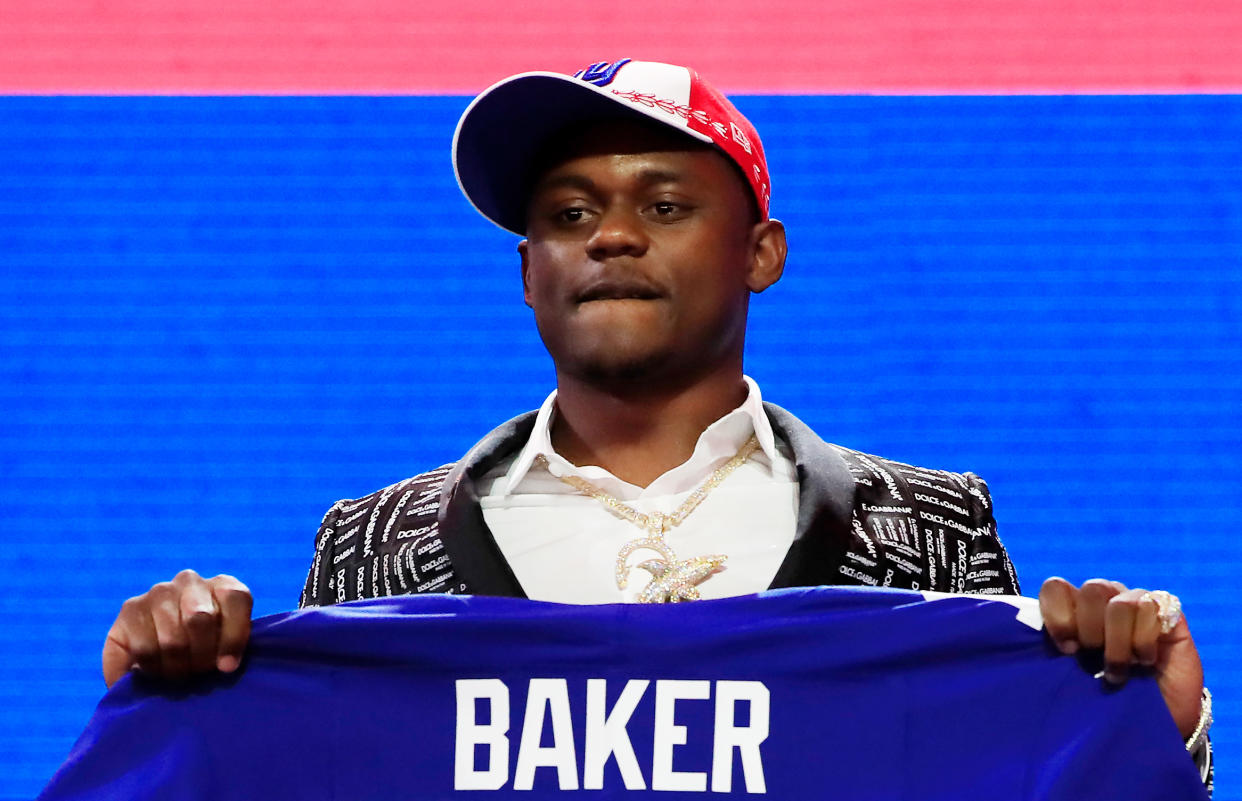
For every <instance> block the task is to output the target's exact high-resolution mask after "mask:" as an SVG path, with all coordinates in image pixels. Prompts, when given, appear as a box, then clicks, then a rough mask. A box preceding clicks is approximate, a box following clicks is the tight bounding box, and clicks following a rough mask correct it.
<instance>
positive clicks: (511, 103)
mask: <svg viewBox="0 0 1242 801" xmlns="http://www.w3.org/2000/svg"><path fill="white" fill-rule="evenodd" d="M614 118H622V119H633V118H640V119H650V120H655V121H656V122H659V123H662V124H664V125H667V126H669V127H670V128H672V129H674V130H676V131H680V132H681V133H684V134H686V135H687V136H689V137H691V138H694V139H698V140H700V141H703V142H708V143H711V141H712V140H711V137H709V136H707V135H706V134H702V133H699V132H698V131H692V130H689V129H688V128H684V127H681V126H679V125H675V124H673V123H672V120H671V118H670V117H669V116H668V115H667V114H666V113H665V112H663V111H659V110H658V109H651V110H650V111H648V110H644V109H642V108H638V107H634V106H631V105H630V104H629V103H626V102H625V101H623V100H620V99H618V98H617V97H616V96H614V95H613V94H612V93H611V92H609V91H608V90H607V89H604V88H600V87H597V86H595V85H594V84H589V83H586V82H585V81H581V80H578V79H577V78H572V77H570V76H568V75H561V74H559V73H555V72H525V73H522V74H520V75H514V76H512V77H510V78H506V79H505V80H503V81H500V82H499V83H497V84H495V85H493V86H491V87H490V88H488V89H486V90H485V91H484V92H483V93H482V94H480V95H479V96H478V97H476V98H475V99H474V101H473V102H471V104H470V105H469V106H467V107H466V110H465V112H464V113H463V114H462V115H461V119H460V120H459V121H458V123H457V130H456V132H455V133H454V134H453V171H454V172H455V173H456V175H457V185H458V186H460V187H461V191H462V193H463V194H464V195H465V196H466V198H467V199H468V200H469V201H470V203H471V204H472V205H473V206H474V207H475V209H477V210H478V212H479V213H480V214H482V215H483V216H484V217H486V218H487V219H489V220H491V221H492V222H494V223H495V224H496V225H498V226H500V227H501V228H504V229H505V230H506V231H512V232H513V233H515V234H518V235H522V234H524V233H525V231H526V204H527V200H528V197H527V195H528V193H529V191H530V183H531V181H532V179H533V178H534V176H533V175H531V171H532V169H533V168H534V160H535V157H536V156H537V155H538V152H539V149H540V147H541V146H542V145H543V143H544V141H545V140H546V139H547V138H548V136H550V135H551V134H554V133H556V132H558V131H561V130H563V129H565V128H566V127H568V126H570V125H573V124H576V123H582V122H588V121H594V120H606V119H614Z"/></svg>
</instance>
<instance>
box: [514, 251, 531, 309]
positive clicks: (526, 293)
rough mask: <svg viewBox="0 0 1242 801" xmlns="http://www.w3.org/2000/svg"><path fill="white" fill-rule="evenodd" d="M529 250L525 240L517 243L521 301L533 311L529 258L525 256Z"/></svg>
mask: <svg viewBox="0 0 1242 801" xmlns="http://www.w3.org/2000/svg"><path fill="white" fill-rule="evenodd" d="M529 249H530V243H529V242H527V241H526V240H525V239H523V240H522V241H521V242H518V247H517V250H518V255H519V256H520V257H521V259H522V300H524V301H525V302H526V305H527V306H530V307H531V308H532V309H533V308H534V306H531V302H530V258H529V257H528V256H527V251H528V250H529Z"/></svg>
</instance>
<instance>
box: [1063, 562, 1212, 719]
mask: <svg viewBox="0 0 1242 801" xmlns="http://www.w3.org/2000/svg"><path fill="white" fill-rule="evenodd" d="M1146 593H1147V591H1146V590H1130V589H1126V587H1125V585H1123V584H1119V583H1118V582H1116V581H1105V580H1104V579H1091V580H1090V581H1088V582H1086V583H1084V584H1083V585H1082V587H1074V585H1072V584H1070V583H1069V582H1068V581H1066V580H1065V579H1063V578H1056V577H1053V578H1050V579H1048V580H1047V581H1045V582H1044V586H1042V587H1040V589H1039V610H1040V612H1041V613H1043V617H1044V628H1046V629H1047V630H1048V635H1049V636H1050V637H1051V638H1052V641H1053V643H1054V644H1056V646H1057V648H1059V649H1060V650H1061V652H1062V653H1066V654H1072V653H1075V652H1077V651H1078V650H1079V648H1094V649H1103V651H1104V678H1105V680H1106V681H1109V682H1112V683H1113V684H1122V683H1124V682H1125V680H1126V678H1127V677H1128V676H1129V674H1130V666H1131V665H1142V666H1144V667H1150V668H1152V670H1153V671H1154V673H1155V676H1156V680H1157V683H1158V684H1159V686H1160V693H1161V695H1163V696H1164V702H1165V703H1166V704H1168V707H1169V712H1170V713H1171V714H1172V715H1173V720H1174V722H1176V723H1177V728H1178V730H1179V731H1181V733H1182V737H1183V738H1185V737H1188V736H1190V734H1191V733H1192V732H1193V731H1194V730H1195V726H1196V725H1197V724H1198V722H1199V705H1200V701H1201V696H1202V694H1203V666H1202V664H1200V662H1199V652H1198V650H1196V649H1195V642H1194V640H1193V639H1192V638H1191V636H1190V628H1189V627H1188V626H1187V625H1186V619H1185V618H1184V617H1182V618H1181V619H1180V620H1178V622H1177V625H1176V626H1174V627H1173V630H1172V631H1170V632H1169V633H1168V634H1161V633H1160V619H1159V616H1158V607H1157V605H1156V602H1155V601H1154V600H1152V598H1151V597H1150V596H1147V595H1146Z"/></svg>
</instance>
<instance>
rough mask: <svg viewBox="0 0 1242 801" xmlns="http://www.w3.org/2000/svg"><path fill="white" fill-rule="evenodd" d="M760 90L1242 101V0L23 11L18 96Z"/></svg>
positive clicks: (0, 50) (354, 1)
mask: <svg viewBox="0 0 1242 801" xmlns="http://www.w3.org/2000/svg"><path fill="white" fill-rule="evenodd" d="M625 56H629V57H634V58H641V59H651V60H664V61H673V62H676V63H684V64H690V65H692V66H695V67H697V68H698V69H699V71H700V72H702V73H703V74H704V75H706V76H707V77H708V78H709V79H711V80H712V81H714V82H715V83H717V84H719V85H720V86H721V87H722V88H723V89H725V90H726V91H731V92H750V93H837V92H877V93H938V92H951V93H994V92H995V93H1000V92H1005V93H1009V92H1029V93H1045V92H1046V93H1063V92H1074V93H1077V92H1123V93H1129V92H1196V91H1203V92H1233V91H1238V90H1240V89H1242V2H1238V0H1129V1H1128V2H1127V0H1097V1H1096V2H1089V1H1088V0H1042V1H1040V2H1035V1H1033V0H890V1H887V2H886V1H884V0H822V1H820V2H815V1H813V0H771V1H770V2H761V1H757V0H750V1H749V2H742V1H741V0H727V1H725V0H717V1H716V2H713V3H711V4H701V3H687V2H683V3H668V2H652V0H627V2H611V3H609V2H598V0H594V1H593V2H588V3H578V4H574V3H567V2H565V0H555V1H553V0H523V2H497V1H496V0H452V1H451V2H447V3H435V4H431V3H423V2H408V0H406V1H405V2H398V1H397V0H327V1H322V2H321V1H317V0H263V2H255V1H254V0H217V1H216V2H207V1H204V0H196V1H195V2H188V1H185V0H183V1H182V2H168V0H106V1H105V0H93V1H92V0H76V1H75V0H9V2H7V3H5V4H4V8H3V11H2V12H0V93H5V94H59V93H68V94H95V93H99V94H112V93H135V94H233V93H260V94H351V93H357V94H376V93H402V94H406V93H408V94H438V93H453V94H456V93H473V92H476V91H478V90H479V89H481V88H482V87H484V86H486V85H488V84H490V83H491V82H493V81H494V80H496V79H497V78H498V77H500V76H503V75H506V74H509V73H513V72H519V71H523V70H529V69H554V70H563V71H564V70H572V69H575V68H577V67H578V66H581V65H582V64H585V63H588V62H591V61H601V60H612V59H615V58H620V57H625Z"/></svg>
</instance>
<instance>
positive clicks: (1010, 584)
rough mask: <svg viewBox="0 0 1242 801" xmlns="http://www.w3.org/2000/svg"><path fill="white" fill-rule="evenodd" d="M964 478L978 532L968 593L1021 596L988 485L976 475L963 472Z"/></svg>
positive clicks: (972, 548)
mask: <svg viewBox="0 0 1242 801" xmlns="http://www.w3.org/2000/svg"><path fill="white" fill-rule="evenodd" d="M961 478H962V481H963V482H964V485H965V489H966V493H967V497H968V498H969V499H970V512H971V518H972V522H973V523H974V529H975V531H974V534H973V535H972V536H971V537H970V541H969V543H968V545H967V554H966V556H967V570H966V582H965V584H966V586H965V591H966V592H968V593H975V594H979V595H1021V594H1022V588H1021V586H1020V585H1019V583H1018V573H1017V571H1016V570H1015V569H1014V566H1013V562H1012V561H1011V560H1010V559H1009V552H1008V551H1006V550H1005V546H1004V545H1003V544H1002V543H1001V541H1000V536H999V535H997V533H996V518H995V517H994V516H993V514H992V494H991V493H990V492H988V483H987V482H986V481H984V480H983V479H982V478H979V476H977V475H975V474H974V473H963V474H961Z"/></svg>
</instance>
